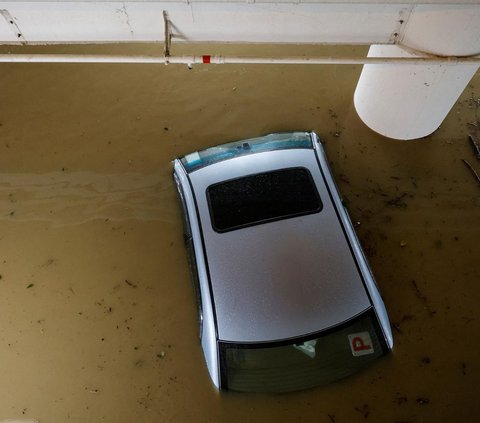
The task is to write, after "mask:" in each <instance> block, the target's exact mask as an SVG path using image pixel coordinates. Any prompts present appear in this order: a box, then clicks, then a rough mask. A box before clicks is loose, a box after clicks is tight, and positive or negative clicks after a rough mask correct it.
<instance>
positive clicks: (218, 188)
mask: <svg viewBox="0 0 480 423" xmlns="http://www.w3.org/2000/svg"><path fill="white" fill-rule="evenodd" d="M207 199H208V205H209V210H210V216H211V220H212V226H213V229H214V230H215V231H217V232H227V231H231V230H234V229H239V228H242V227H246V226H251V225H256V224H259V223H265V222H270V221H274V220H279V219H285V218H289V217H294V216H301V215H305V214H311V213H318V212H319V211H320V210H321V209H322V202H321V200H320V196H319V195H318V191H317V188H316V187H315V183H314V181H313V178H312V175H311V174H310V172H309V170H308V169H305V168H303V167H296V168H288V169H280V170H274V171H270V172H264V173H257V174H254V175H248V176H245V177H242V178H237V179H232V180H229V181H225V182H221V183H218V184H214V185H211V186H210V187H208V188H207Z"/></svg>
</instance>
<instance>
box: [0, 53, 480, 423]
mask: <svg viewBox="0 0 480 423" xmlns="http://www.w3.org/2000/svg"><path fill="white" fill-rule="evenodd" d="M174 49H175V50H176V51H175V52H176V53H182V52H185V51H187V50H188V48H187V47H177V46H175V47H174ZM7 50H10V51H16V49H12V48H7V47H2V51H7ZM30 50H33V51H49V52H58V51H68V52H77V51H80V52H103V51H106V52H108V51H110V52H114V53H124V52H126V53H131V54H141V53H148V54H157V53H158V54H161V46H147V47H145V46H143V47H138V46H127V45H126V46H110V47H108V46H104V47H98V46H97V47H92V46H90V47H89V46H80V47H56V48H47V49H45V48H30V49H29V51H30ZM193 50H194V51H196V52H197V53H199V54H201V53H204V52H211V53H212V54H215V53H229V54H239V55H242V54H243V55H252V54H264V53H265V54H272V55H274V54H285V55H287V54H288V55H300V54H322V53H325V52H327V53H331V51H332V50H329V49H326V48H319V47H295V46H291V47H272V46H263V47H262V46H255V47H235V46H229V47H225V46H223V47H222V46H214V47H211V46H210V47H208V48H207V46H200V47H195V48H193ZM21 51H26V50H21ZM343 52H345V53H352V52H353V53H355V54H364V53H365V49H362V48H357V49H356V50H352V51H351V49H350V48H344V49H343ZM360 71H361V68H360V67H359V66H315V67H305V66H304V67H301V66H283V67H268V66H249V65H238V66H237V65H236V66H227V65H224V66H221V65H220V66H205V67H203V66H198V67H194V69H193V70H188V69H187V67H182V66H173V65H171V66H164V65H158V66H153V65H73V64H63V65H60V64H56V65H55V64H37V65H28V64H16V65H15V64H2V65H0V84H1V86H0V316H1V320H0V420H1V419H7V418H8V419H38V420H40V422H50V423H56V422H65V421H72V422H100V421H105V422H133V421H136V422H154V421H156V422H168V421H174V422H192V421H195V422H220V421H227V420H228V421H230V422H245V421H250V422H265V421H288V422H326V423H336V422H363V421H375V422H392V423H393V422H397V423H400V422H404V423H406V422H409V423H413V422H452V421H465V422H467V421H473V420H475V417H473V416H477V415H478V413H479V412H480V403H479V401H478V378H479V376H480V372H479V360H478V358H479V355H478V351H479V348H480V342H479V338H478V334H479V333H480V322H479V314H478V303H479V299H480V288H479V281H480V269H479V266H480V260H479V257H480V250H479V247H478V243H479V240H480V208H479V207H480V186H479V183H478V182H477V181H476V179H475V177H474V175H473V173H472V172H471V170H470V169H469V168H468V167H467V165H466V164H465V163H464V162H463V161H462V159H465V160H467V161H468V162H469V163H470V165H471V166H472V167H473V168H474V169H476V170H477V172H480V161H479V160H477V159H476V158H475V156H474V155H473V151H472V149H471V146H470V145H469V142H468V138H467V135H468V134H469V133H471V134H473V135H476V136H477V137H479V136H480V128H479V126H480V123H479V120H480V100H479V98H480V79H479V76H480V75H478V74H477V76H476V77H475V78H474V79H473V80H472V82H471V84H470V85H469V86H468V88H467V89H466V91H465V92H464V94H463V95H462V97H461V98H460V101H459V102H458V103H457V105H456V106H455V107H454V109H453V110H452V111H451V113H450V115H449V116H448V118H447V120H446V121H445V123H444V124H443V125H442V127H441V128H440V129H439V130H438V131H437V132H436V133H435V134H434V135H432V136H431V137H428V138H427V139H424V140H419V141H414V142H398V141H392V140H387V139H385V138H383V137H381V136H379V135H377V134H375V133H373V132H372V131H371V130H369V129H368V128H367V127H365V126H364V125H363V124H362V123H361V122H360V120H359V118H358V117H357V115H356V113H355V110H354V108H353V104H352V96H353V91H354V88H355V84H356V80H357V78H358V75H359V73H360ZM294 129H306V130H310V129H314V130H315V131H317V132H318V133H319V134H320V135H321V136H322V137H323V139H324V140H325V145H326V151H327V153H328V155H329V158H330V160H331V162H332V167H333V171H334V173H335V174H336V176H337V178H338V182H339V186H340V189H341V191H342V192H343V194H344V196H345V198H346V199H347V201H348V208H349V210H350V213H351V215H352V219H353V220H354V221H356V222H358V234H359V237H360V239H361V241H362V243H363V245H364V247H365V249H366V252H367V254H368V256H369V258H370V262H371V266H372V268H373V271H374V274H375V275H376V278H377V281H378V283H379V285H380V287H381V290H382V293H383V296H384V299H385V302H386V305H387V308H388V310H389V313H390V317H391V320H392V323H393V326H394V335H395V341H396V344H395V350H394V352H393V354H391V355H390V356H389V357H387V358H385V359H383V360H381V361H379V362H378V363H377V364H376V365H375V366H373V367H371V368H370V369H368V370H366V371H364V372H362V373H361V374H359V375H357V376H354V377H351V378H349V379H347V380H344V381H341V382H338V383H335V384H332V385H329V386H325V387H321V388H317V389H313V390H309V391H305V392H300V393H293V394H288V395H249V394H235V393H227V394H218V393H217V392H216V391H215V389H214V388H212V385H211V383H210V380H209V377H208V374H207V371H206V368H205V365H204V362H203V356H202V351H201V348H200V345H199V342H198V338H197V323H196V311H195V305H194V297H193V290H192V286H191V282H190V276H189V271H188V268H187V260H186V254H185V251H184V248H183V242H182V228H181V219H180V211H179V207H178V205H177V202H176V197H175V191H174V186H173V183H172V179H171V164H170V162H171V160H172V159H173V158H174V157H176V156H179V155H183V154H185V153H188V152H191V151H194V150H197V149H201V148H204V147H207V146H211V145H214V144H219V143H223V142H226V141H231V140H236V139H241V138H246V137H253V136H258V135H262V134H265V133H269V132H274V131H288V130H294Z"/></svg>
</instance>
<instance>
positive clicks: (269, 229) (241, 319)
mask: <svg viewBox="0 0 480 423" xmlns="http://www.w3.org/2000/svg"><path fill="white" fill-rule="evenodd" d="M291 167H303V168H307V169H308V170H309V171H310V173H311V175H312V177H313V180H314V182H315V186H316V187H317V190H318V193H319V195H320V198H321V201H322V203H323V208H322V210H321V211H320V212H319V213H314V214H308V215H304V216H298V217H292V218H287V219H283V220H278V221H272V222H267V223H262V224H258V225H255V226H250V227H246V228H241V229H236V230H232V231H229V232H225V233H218V232H216V231H215V230H214V229H213V227H212V222H211V217H210V213H209V208H208V201H207V195H206V190H207V188H208V187H209V186H211V185H213V184H216V183H219V182H222V181H225V180H230V179H233V178H239V177H242V176H246V175H251V174H256V173H259V172H267V171H272V170H276V169H283V168H291ZM189 178H190V180H191V183H192V187H193V191H194V195H195V198H196V202H197V207H198V214H199V221H200V223H201V227H202V233H203V238H204V250H205V255H206V263H207V266H208V270H209V276H210V285H211V291H212V297H213V302H214V310H215V313H216V321H217V331H218V338H219V339H220V340H222V341H228V342H243V343H249V342H270V341H277V340H285V339H290V338H295V337H299V336H305V335H308V334H312V333H315V332H319V331H321V330H324V329H327V328H331V327H333V326H335V325H338V324H340V323H342V322H345V321H346V320H348V319H350V318H353V317H354V316H356V315H358V314H360V313H362V312H363V311H365V310H366V309H368V308H369V307H370V306H371V302H370V299H369V296H368V294H367V291H366V288H365V286H364V283H363V281H362V277H361V275H360V272H359V270H358V266H357V264H356V261H355V258H354V256H353V254H352V252H351V247H350V245H349V243H348V241H347V238H346V236H345V233H344V230H343V227H342V224H341V222H340V221H339V217H338V214H337V212H336V209H335V206H334V204H333V202H332V200H331V197H330V193H329V188H328V187H327V186H326V185H325V180H324V177H323V176H322V172H321V171H320V169H319V165H318V161H317V160H316V156H315V152H314V150H312V149H296V150H277V151H269V152H262V153H258V154H251V155H247V156H242V157H237V158H234V159H230V160H226V161H222V162H218V163H215V164H212V165H209V166H206V167H204V168H202V169H199V170H196V171H194V172H191V173H190V174H189Z"/></svg>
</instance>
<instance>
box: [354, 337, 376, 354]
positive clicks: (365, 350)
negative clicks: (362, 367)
mask: <svg viewBox="0 0 480 423" xmlns="http://www.w3.org/2000/svg"><path fill="white" fill-rule="evenodd" d="M348 343H349V344H350V349H351V350H352V354H353V356H354V357H359V356H361V355H367V354H373V353H374V352H375V351H374V349H373V344H372V339H371V338H370V334H369V333H368V332H359V333H352V334H350V335H348Z"/></svg>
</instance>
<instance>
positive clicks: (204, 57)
mask: <svg viewBox="0 0 480 423" xmlns="http://www.w3.org/2000/svg"><path fill="white" fill-rule="evenodd" d="M202 61H203V63H210V55H206V56H202Z"/></svg>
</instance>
